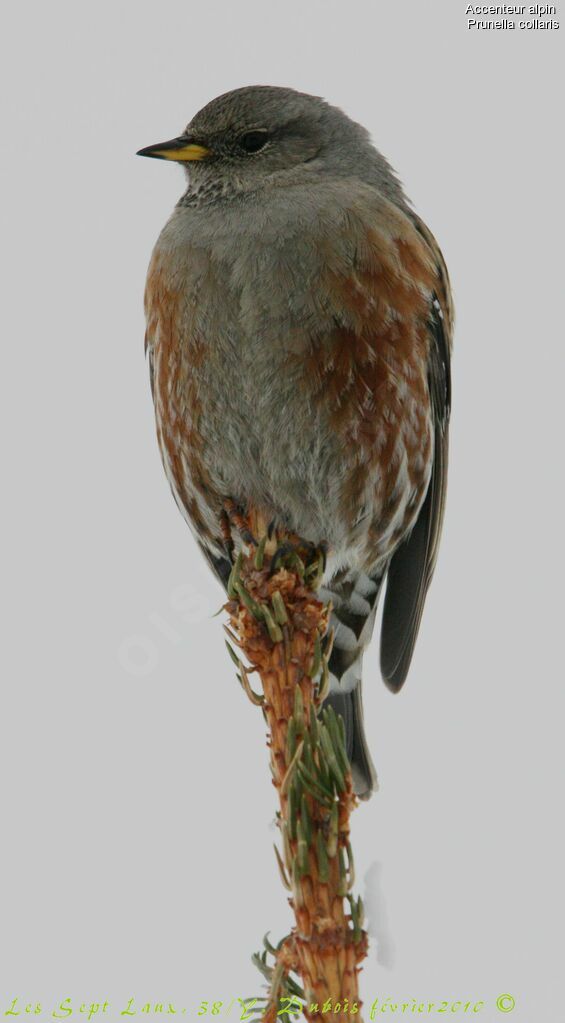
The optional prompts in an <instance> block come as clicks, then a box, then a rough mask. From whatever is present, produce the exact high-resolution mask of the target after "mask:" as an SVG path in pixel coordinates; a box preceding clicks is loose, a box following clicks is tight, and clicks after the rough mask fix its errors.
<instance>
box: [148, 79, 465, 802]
mask: <svg viewBox="0 0 565 1023" xmlns="http://www.w3.org/2000/svg"><path fill="white" fill-rule="evenodd" d="M258 128H260V129H261V131H260V132H258V131H257V129H258ZM246 140H249V141H248V142H247V141H246ZM256 145H259V149H255V148H250V147H255V146H256ZM153 149H155V152H158V154H159V155H162V152H163V146H161V147H150V150H149V153H148V155H152V150H153ZM144 152H147V151H144ZM171 152H173V149H171ZM174 152H175V153H177V154H178V153H182V154H193V153H195V152H197V153H198V154H199V155H198V163H196V164H194V165H192V164H191V177H190V187H189V189H188V191H187V192H186V194H185V195H184V196H183V197H182V199H181V200H180V202H179V203H178V205H177V207H176V209H175V211H174V213H173V215H172V217H171V218H170V220H169V222H168V223H167V225H166V226H165V228H164V229H163V231H162V233H161V236H160V238H159V241H158V242H157V245H156V247H155V250H154V253H153V256H152V260H151V264H150V268H149V273H148V279H147V286H146V293H145V308H146V316H147V334H146V343H147V348H148V353H149V359H150V366H151V378H152V389H153V397H154V402H155V413H156V422H157V435H158V440H159V446H160V450H161V454H162V458H163V462H164V465H165V470H166V472H167V475H168V478H169V481H170V484H171V487H172V489H173V492H174V495H175V498H176V500H177V503H178V505H179V507H180V508H181V510H182V512H183V514H184V515H185V518H186V519H187V521H188V523H189V525H190V526H191V529H192V531H193V533H194V534H195V536H196V538H197V540H198V542H199V544H200V546H201V548H202V550H203V551H204V553H205V554H206V556H207V558H208V559H209V561H210V563H211V565H212V566H213V568H214V570H215V571H216V572H217V573H218V575H219V577H220V578H221V579H222V580H223V581H224V582H225V580H226V578H227V574H228V573H229V569H230V565H231V560H232V557H233V550H232V548H231V544H230V541H229V538H228V536H227V532H226V529H225V514H226V508H227V507H231V508H232V509H235V510H237V509H240V510H241V513H242V515H244V516H247V517H248V518H249V520H250V521H251V523H253V528H257V529H261V530H262V529H264V528H265V527H266V525H267V524H269V523H274V524H275V525H276V526H278V527H279V528H280V530H281V531H287V532H290V533H293V534H296V535H298V536H301V537H302V538H303V539H304V540H307V541H310V542H312V543H314V544H316V545H324V547H325V548H326V549H327V568H326V573H325V576H324V579H323V590H322V593H323V595H325V596H327V597H328V598H331V599H332V603H333V606H334V614H333V619H334V625H335V627H336V642H335V645H334V650H333V653H332V660H331V664H330V668H331V672H332V691H331V693H330V695H329V697H328V701H329V702H331V703H332V704H333V705H334V707H335V709H336V710H338V711H339V712H340V713H341V714H342V715H343V717H344V719H345V723H346V731H347V736H348V752H349V755H350V758H351V761H352V766H353V772H354V779H355V784H356V787H357V791H358V793H359V794H360V795H363V796H367V795H368V794H369V793H370V790H371V788H372V787H373V785H374V782H375V776H374V769H373V767H372V763H371V759H370V755H369V752H368V749H367V746H366V742H365V738H364V734H363V727H362V706H361V670H360V669H361V657H362V652H363V649H364V647H365V646H366V644H367V642H368V641H369V639H370V636H371V632H372V629H373V625H374V620H375V613H376V607H377V600H378V596H379V592H380V589H381V587H382V584H383V582H384V581H385V580H386V594H385V599H384V609H383V624H382V630H381V668H382V674H383V678H384V680H385V682H386V683H387V685H388V686H389V687H390V688H391V689H393V690H398V689H399V688H400V687H401V685H402V683H403V682H404V679H405V677H406V674H407V671H408V667H409V664H410V660H411V656H412V652H413V648H414V643H415V640H416V636H417V632H418V628H419V623H420V619H421V615H422V609H423V605H424V600H425V596H426V592H427V589H428V586H429V583H430V580H431V577H432V574H433V570H434V567H435V562H436V558H437V549H438V543H439V536H440V532H441V524H442V518H443V509H444V500H445V485H446V475H447V431H448V420H449V408H450V381H449V362H450V348H451V336H452V325H453V310H452V301H451V293H450V286H449V279H448V275H447V271H446V268H445V264H444V262H443V259H442V256H441V253H440V251H439V248H438V246H437V243H436V242H435V240H434V238H433V235H432V234H431V232H430V231H429V229H428V228H427V227H426V225H425V224H424V223H423V222H422V221H421V220H420V218H419V217H418V216H417V215H416V214H415V213H414V212H413V210H412V209H411V208H410V205H409V204H408V201H407V200H406V198H405V196H404V194H403V192H402V189H401V187H400V185H399V183H398V181H397V179H396V177H395V176H394V174H393V172H392V171H391V169H390V167H389V165H388V164H387V162H386V161H385V160H384V158H383V157H382V156H381V154H379V153H378V151H377V150H375V149H374V148H373V146H372V145H371V144H370V142H369V140H368V137H367V134H366V132H365V131H364V129H363V128H361V127H360V126H359V125H356V124H354V122H352V121H350V120H349V119H348V118H347V117H346V116H345V115H344V114H342V113H341V111H338V110H336V109H335V108H333V107H329V106H328V105H327V104H325V103H324V102H323V101H322V100H319V99H317V98H316V97H311V96H304V95H302V94H300V93H295V92H292V90H284V89H274V88H273V89H271V88H268V87H265V88H263V87H252V88H249V89H244V90H238V91H236V92H235V93H232V94H228V95H226V96H225V97H220V99H219V100H217V101H214V102H212V103H211V104H210V105H209V106H208V107H206V108H205V109H204V110H203V111H201V112H200V114H198V115H197V116H196V117H195V118H194V120H193V121H192V122H191V124H190V125H189V127H188V129H187V131H186V133H185V135H183V136H181V138H180V140H179V142H178V144H176V147H174ZM203 152H205V154H206V155H205V156H203V155H202V153H203ZM167 158H171V159H172V158H173V156H169V157H167ZM177 158H178V159H181V157H177ZM182 159H196V157H194V156H190V157H189V156H183V157H182ZM236 521H237V514H236ZM236 541H237V537H236Z"/></svg>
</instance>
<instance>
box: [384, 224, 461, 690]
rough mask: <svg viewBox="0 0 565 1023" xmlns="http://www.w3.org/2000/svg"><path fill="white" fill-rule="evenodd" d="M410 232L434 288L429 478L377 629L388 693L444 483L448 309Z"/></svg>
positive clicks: (420, 598) (415, 605)
mask: <svg viewBox="0 0 565 1023" xmlns="http://www.w3.org/2000/svg"><path fill="white" fill-rule="evenodd" d="M411 216H412V219H413V221H414V224H415V227H416V229H417V231H418V232H419V234H420V235H421V236H422V237H423V238H424V240H425V241H426V243H427V245H428V246H429V248H430V249H431V251H432V252H433V256H434V259H435V262H436V267H437V271H438V278H437V279H438V288H437V292H436V293H434V294H433V296H432V302H431V304H430V310H429V320H428V329H429V336H430V349H429V360H428V388H429V394H430V400H431V407H432V418H433V426H434V449H433V466H432V474H431V479H430V483H429V487H428V491H427V494H426V498H425V500H424V504H423V506H422V509H421V511H420V514H419V516H418V519H417V521H416V524H415V526H414V528H413V530H412V532H411V534H410V536H409V537H408V538H407V539H406V540H405V541H404V542H403V543H401V545H400V546H399V547H398V548H397V550H396V551H395V553H394V555H393V557H392V560H391V562H390V565H389V569H388V573H387V587H386V595H385V600H384V607H383V617H382V626H381V672H382V676H383V679H384V681H385V682H386V684H387V686H388V687H389V689H391V690H392V691H393V692H398V690H399V689H400V688H401V686H402V685H403V683H404V681H405V679H406V675H407V673H408V669H409V667H410V661H411V659H412V654H413V651H414V644H415V642H416V637H417V635H418V629H419V626H420V620H421V617H422V611H423V608H424V602H425V599H426V593H427V591H428V587H429V585H430V582H431V579H432V575H433V572H434V568H435V563H436V558H437V553H438V546H439V539H440V533H441V527H442V522H443V511H444V505H445V492H446V483H447V458H448V427H449V414H450V406H451V376H450V355H451V337H452V330H453V307H452V300H451V290H450V285H449V277H448V274H447V269H446V267H445V263H444V261H443V257H442V255H441V252H440V250H439V248H438V245H437V243H436V241H435V239H434V238H433V236H432V235H431V233H430V231H429V230H428V228H427V227H426V226H425V225H424V224H423V223H422V221H421V220H420V219H419V218H417V217H416V216H415V215H414V214H412V215H411Z"/></svg>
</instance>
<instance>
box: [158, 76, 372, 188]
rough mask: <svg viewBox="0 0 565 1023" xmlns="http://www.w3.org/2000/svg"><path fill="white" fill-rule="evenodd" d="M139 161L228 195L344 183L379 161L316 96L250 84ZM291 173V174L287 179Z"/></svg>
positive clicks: (357, 128) (359, 133) (355, 127)
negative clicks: (291, 180)
mask: <svg viewBox="0 0 565 1023" xmlns="http://www.w3.org/2000/svg"><path fill="white" fill-rule="evenodd" d="M139 155H140V156H152V157H157V158H158V159H162V160H173V161H175V162H176V163H181V164H183V165H184V166H185V168H186V169H187V171H188V173H189V178H190V182H191V184H192V185H193V186H195V187H197V188H198V187H199V186H200V185H201V184H202V183H204V182H206V183H210V182H212V181H216V182H217V183H218V184H220V185H221V186H222V187H223V188H224V189H225V190H228V191H232V190H233V191H246V190H250V189H256V188H260V187H261V186H262V185H264V184H265V183H266V182H267V181H274V180H275V179H283V180H284V179H285V178H287V177H288V176H289V174H290V175H291V176H293V177H295V176H296V175H295V172H296V170H298V169H304V172H305V173H307V174H308V176H315V175H316V174H317V173H328V172H330V173H331V174H333V175H337V176H343V175H350V174H355V173H359V170H360V168H361V169H362V168H363V167H364V166H367V167H370V168H372V169H373V171H374V169H375V163H376V162H378V161H381V162H382V166H383V169H384V168H385V167H386V168H387V170H388V172H390V168H388V165H387V164H386V161H384V159H383V158H382V157H381V156H380V154H379V153H377V151H376V150H375V149H374V148H373V147H372V145H371V142H370V139H369V134H368V132H367V131H366V129H365V128H363V127H362V126H361V125H359V124H356V123H355V121H352V120H351V119H350V118H349V117H347V115H346V114H344V113H343V112H342V111H341V110H339V109H338V108H337V107H333V106H330V104H329V103H326V102H325V100H323V99H321V98H320V97H319V96H310V95H307V94H306V93H302V92H296V91H295V90H294V89H283V88H277V87H274V86H263V85H253V86H247V87H246V88H243V89H236V90H235V91H233V92H228V93H225V94H224V95H223V96H218V97H217V99H214V100H212V102H211V103H208V104H207V106H205V107H203V109H202V110H200V111H199V113H197V114H196V115H195V117H193V119H192V121H190V123H189V124H188V125H187V127H186V129H185V131H184V132H183V133H182V134H181V135H179V136H178V137H177V138H174V139H171V140H170V141H169V142H161V143H157V144H156V145H152V146H147V147H146V148H145V149H141V150H140V151H139ZM293 172H294V173H293Z"/></svg>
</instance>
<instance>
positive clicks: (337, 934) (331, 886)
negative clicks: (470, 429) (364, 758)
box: [226, 539, 367, 1023]
mask: <svg viewBox="0 0 565 1023" xmlns="http://www.w3.org/2000/svg"><path fill="white" fill-rule="evenodd" d="M289 546H291V550H290V552H289V553H286V554H285V556H284V557H282V558H281V557H280V549H279V552H278V556H277V559H276V564H275V571H274V574H273V575H271V574H270V570H271V562H272V558H273V555H274V544H273V542H272V541H267V540H266V539H265V540H262V541H261V542H260V544H259V547H258V548H251V549H250V550H249V551H248V553H244V555H243V557H240V558H238V563H237V569H236V571H235V572H234V573H233V579H232V580H231V585H230V596H231V597H232V599H231V600H230V601H229V602H228V604H227V605H226V609H227V611H228V613H229V615H230V624H231V628H232V630H233V633H234V634H235V636H236V637H237V639H238V640H239V645H240V649H241V652H242V654H244V655H245V657H246V658H247V659H248V661H249V662H250V664H251V665H252V668H253V669H255V670H256V671H257V672H258V674H259V677H260V679H261V683H262V686H263V694H264V697H263V700H262V710H263V714H264V716H265V720H266V722H267V725H268V729H269V734H268V740H267V745H268V747H269V749H270V759H271V772H272V776H273V784H274V785H275V788H276V789H277V792H278V797H279V812H278V814H277V818H278V826H279V829H280V832H281V838H282V855H280V854H279V855H278V856H277V858H278V861H279V870H280V873H281V878H282V880H283V883H285V884H286V885H290V891H291V897H290V899H289V902H290V904H291V906H292V909H293V911H294V917H295V924H294V927H293V928H292V931H291V933H290V934H289V935H288V937H287V938H286V939H285V940H284V941H283V942H281V943H280V945H279V946H278V947H277V949H276V950H275V967H274V969H273V970H272V971H271V973H270V979H271V989H270V992H269V999H268V1002H267V1008H266V1011H265V1013H264V1016H263V1019H264V1020H265V1021H269V1023H272V1021H274V1020H275V1019H276V1016H277V1013H279V1015H280V1010H281V1008H284V1006H282V1005H281V1004H280V999H281V995H282V994H283V993H284V992H285V991H286V992H288V991H289V990H292V987H293V986H294V987H295V988H296V986H297V985H296V984H294V982H292V983H291V985H290V987H289V986H288V984H286V985H285V978H289V977H290V974H291V973H294V974H296V975H298V977H299V978H300V979H301V982H302V989H303V992H304V999H303V1001H302V1002H301V1003H298V1002H296V1003H295V1008H301V1009H302V1011H303V1013H304V1015H305V1017H306V1018H307V1019H308V1020H315V1019H317V1018H318V1017H319V1018H324V1017H327V1015H328V1012H329V1013H331V1016H332V1018H333V1019H334V1020H335V1019H339V1018H341V1017H345V1016H350V1015H351V1013H352V1009H353V1006H354V1005H356V1007H357V1011H355V1010H353V1011H354V1012H355V1015H356V1018H357V1019H358V1020H360V1019H361V1016H360V1013H359V1011H358V1009H359V1007H360V1005H361V1003H360V1000H359V991H358V975H359V971H360V963H361V962H362V960H363V959H364V957H365V956H366V954H367V934H366V932H365V931H364V930H363V926H362V925H363V912H362V906H361V900H360V899H358V900H355V899H354V898H353V896H352V895H351V894H350V889H351V887H352V884H353V857H352V853H351V846H350V842H349V818H350V814H351V811H352V810H353V809H354V807H355V805H356V802H357V800H356V797H355V795H354V793H353V787H352V781H351V771H350V768H349V763H348V760H347V756H346V753H345V747H344V734H343V727H342V725H343V723H342V721H341V720H340V719H339V718H337V717H336V715H335V713H334V712H333V710H332V709H331V708H328V709H326V710H323V709H322V711H320V709H319V704H320V695H321V694H320V689H321V687H322V686H323V685H324V683H325V680H327V659H328V656H329V654H328V644H327V641H326V642H324V639H325V637H326V634H327V630H328V619H329V608H328V607H327V606H324V605H323V604H322V603H321V602H320V601H319V600H318V599H317V598H316V596H315V593H314V592H313V591H312V589H311V587H312V586H317V585H318V584H319V581H320V578H321V574H322V573H321V569H320V558H321V554H320V552H312V551H309V550H308V548H307V546H306V545H300V542H298V543H296V542H294V543H293V544H292V545H289ZM240 668H241V669H242V671H243V673H244V669H243V666H242V665H240ZM240 675H241V672H240ZM244 677H245V678H246V676H245V674H244ZM253 696H254V697H255V694H253ZM256 700H257V697H255V701H256ZM263 961H264V960H263ZM329 1006H330V1007H329ZM287 1018H290V1017H289V1016H288V1015H287Z"/></svg>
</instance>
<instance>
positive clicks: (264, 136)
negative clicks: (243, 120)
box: [237, 131, 269, 153]
mask: <svg viewBox="0 0 565 1023" xmlns="http://www.w3.org/2000/svg"><path fill="white" fill-rule="evenodd" d="M268 141H269V135H268V133H267V132H266V131H245V132H244V133H243V135H240V136H239V138H238V140H237V143H238V146H239V148H240V149H243V151H244V152H245V153H258V152H259V150H260V149H263V147H264V146H266V145H267V142H268Z"/></svg>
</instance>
